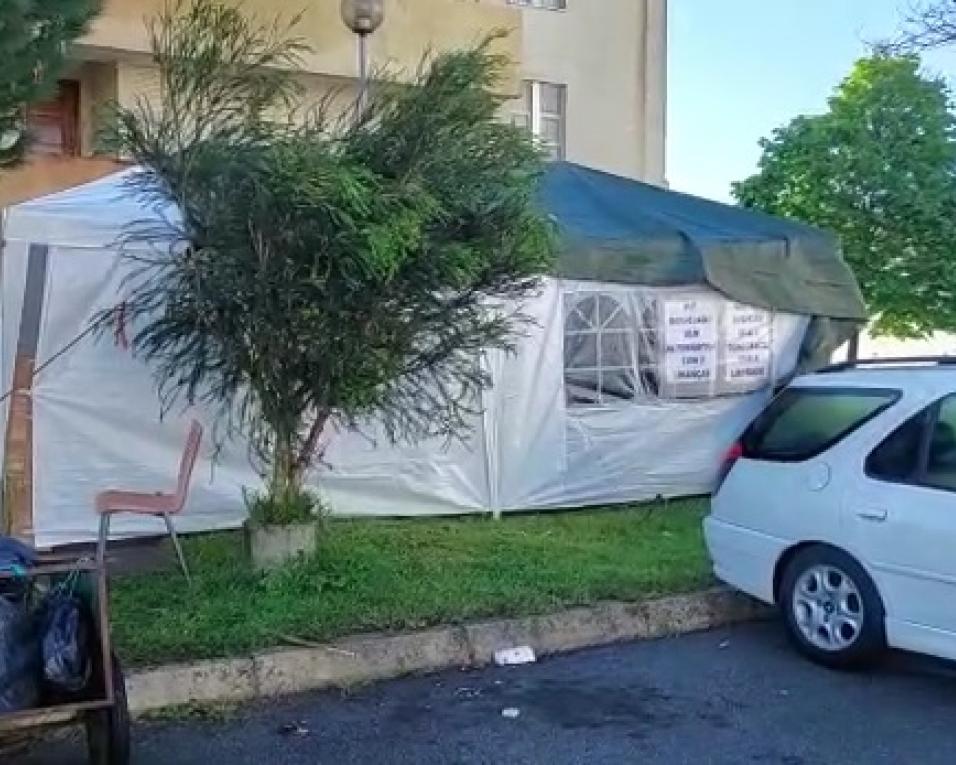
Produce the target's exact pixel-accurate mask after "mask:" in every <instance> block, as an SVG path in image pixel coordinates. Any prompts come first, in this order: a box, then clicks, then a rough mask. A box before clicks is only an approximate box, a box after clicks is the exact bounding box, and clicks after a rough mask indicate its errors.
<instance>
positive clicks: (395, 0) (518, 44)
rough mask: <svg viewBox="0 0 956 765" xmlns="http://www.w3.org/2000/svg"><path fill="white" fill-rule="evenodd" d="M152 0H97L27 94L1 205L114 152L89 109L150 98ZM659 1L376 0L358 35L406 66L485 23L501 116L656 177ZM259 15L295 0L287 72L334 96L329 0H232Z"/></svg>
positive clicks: (341, 62) (0, 186)
mask: <svg viewBox="0 0 956 765" xmlns="http://www.w3.org/2000/svg"><path fill="white" fill-rule="evenodd" d="M164 2H165V0H106V2H105V3H104V8H103V11H102V13H101V15H100V17H99V18H98V19H97V20H96V21H95V22H94V24H93V27H92V29H91V31H90V33H89V34H88V35H87V36H86V37H84V38H83V39H81V40H80V41H79V42H78V43H77V44H76V45H75V46H74V48H73V51H72V54H71V59H72V61H71V66H70V68H69V69H68V70H67V71H66V72H65V74H64V76H63V79H62V80H61V82H60V88H59V93H58V95H57V97H56V98H54V99H51V100H50V101H49V102H46V103H44V104H39V105H35V106H34V107H32V108H31V109H30V111H29V114H28V124H29V127H30V128H31V131H32V133H33V135H34V138H35V143H34V146H33V150H32V153H31V156H30V158H29V160H28V161H27V162H26V163H25V165H24V166H23V167H21V168H19V169H18V170H16V171H14V172H10V173H6V174H5V175H3V176H0V205H5V204H10V203H13V202H16V201H21V200H23V199H29V198H31V197H34V196H38V195H40V194H44V193H49V192H51V191H55V190H58V189H62V188H67V187H69V186H72V185H76V184H78V183H82V182H84V181H87V180H92V179H94V178H96V177H99V176H102V175H104V174H106V173H108V172H110V171H112V170H113V169H115V168H116V167H117V166H118V164H117V163H116V162H115V161H114V160H113V159H111V158H109V157H105V156H103V155H102V154H99V153H97V141H96V135H97V124H98V115H99V114H100V113H101V111H102V108H103V107H104V106H105V105H106V104H109V103H110V102H113V101H118V102H120V103H122V104H131V103H133V102H134V101H135V100H136V99H138V98H144V99H147V100H149V101H153V102H155V103H159V102H160V101H161V92H160V80H159V75H158V72H157V71H156V68H155V66H153V64H152V61H151V59H150V56H149V37H148V34H147V29H146V25H145V19H146V18H148V17H150V16H153V15H155V14H156V13H158V12H159V11H160V10H161V9H162V8H163V6H164ZM666 6H667V0H385V9H386V11H385V21H384V23H383V25H382V27H381V29H379V30H378V31H377V32H376V33H375V34H374V35H373V36H372V37H371V39H370V41H369V52H370V58H371V65H372V67H373V69H374V68H377V67H388V68H389V69H391V70H392V71H397V72H414V71H415V69H416V68H417V67H418V65H419V63H420V62H421V58H422V56H423V54H424V53H425V52H426V51H427V50H441V49H448V48H454V47H461V46H464V45H469V44H472V43H474V42H475V41H477V40H478V39H480V38H481V37H483V36H484V35H486V34H488V33H489V32H491V31H494V30H505V31H507V32H508V35H507V36H506V37H504V38H502V39H501V40H498V41H497V42H496V43H495V44H496V45H497V46H498V49H499V50H501V51H502V52H504V53H506V54H507V55H508V56H509V58H510V59H511V60H512V61H513V62H514V67H513V71H512V72H511V73H510V76H509V78H508V82H507V83H506V87H507V88H508V89H509V92H510V93H513V94H514V96H515V98H514V99H513V100H512V101H511V102H510V104H509V106H508V107H507V109H506V111H507V114H506V115H505V117H506V118H508V119H511V120H512V121H514V122H515V123H516V124H521V125H526V126H527V127H528V128H529V129H531V130H533V131H534V132H535V134H537V135H538V136H539V137H540V138H541V140H542V141H543V143H544V144H545V145H546V147H547V148H548V151H549V152H550V154H551V155H552V156H553V157H555V158H564V159H568V160H571V161H573V162H578V163H580V164H584V165H588V166H591V167H595V168H598V169H601V170H606V171H609V172H613V173H617V174H620V175H625V176H629V177H632V178H638V179H641V180H644V181H647V182H649V183H655V184H663V183H664V182H665V172H664V140H665V109H666V26H667V21H666V17H667V7H666ZM242 7H243V8H245V9H247V10H248V11H249V12H250V13H253V14H255V15H256V16H257V17H258V18H261V19H264V20H271V19H272V18H273V17H274V16H275V15H276V13H277V12H278V13H280V14H282V13H283V11H282V8H283V7H288V9H289V10H288V11H287V14H288V15H289V16H291V14H292V13H294V12H296V11H298V10H299V9H300V8H304V9H305V10H304V13H303V15H302V18H301V21H300V22H299V25H298V27H297V28H296V34H298V35H300V36H301V37H302V38H303V39H304V40H305V41H306V42H307V43H308V45H309V47H310V49H311V51H310V52H309V53H308V54H307V55H305V56H304V57H303V60H302V70H301V72H300V74H299V76H300V77H301V79H302V82H303V84H304V85H305V88H306V92H307V93H308V94H309V96H311V97H314V98H315V99H316V100H318V99H319V98H321V97H322V95H323V94H325V93H328V92H329V91H330V90H335V91H338V92H341V93H342V94H343V97H344V98H347V97H348V95H349V92H350V91H352V92H354V88H355V83H356V73H357V69H358V61H357V52H356V40H355V38H354V36H353V35H352V34H351V33H350V32H349V31H348V30H347V29H346V28H345V27H344V25H343V24H342V22H341V20H340V18H339V0H309V2H305V3H292V2H278V3H277V2H275V0H243V2H242Z"/></svg>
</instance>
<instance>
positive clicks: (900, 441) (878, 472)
mask: <svg viewBox="0 0 956 765" xmlns="http://www.w3.org/2000/svg"><path fill="white" fill-rule="evenodd" d="M931 409H932V407H930V408H929V409H924V410H923V411H922V412H920V413H919V414H916V415H914V416H913V417H910V418H909V419H908V420H907V421H906V422H904V423H903V424H902V425H900V426H899V427H898V428H897V429H896V430H894V431H893V432H892V433H890V434H889V435H888V436H887V437H886V438H884V439H883V441H882V443H880V445H879V446H877V447H876V448H875V449H874V450H873V451H872V452H870V456H869V457H867V458H866V474H867V475H868V476H870V477H871V478H876V479H878V480H881V481H893V482H902V483H905V482H909V481H913V480H914V479H915V478H916V475H917V473H918V472H919V468H920V453H921V447H922V444H923V433H924V430H925V427H926V420H927V415H928V414H929V413H930V411H931Z"/></svg>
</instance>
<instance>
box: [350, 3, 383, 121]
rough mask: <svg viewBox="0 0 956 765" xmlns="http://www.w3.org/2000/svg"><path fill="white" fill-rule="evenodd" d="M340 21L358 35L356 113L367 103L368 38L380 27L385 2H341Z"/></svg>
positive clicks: (362, 109) (360, 111)
mask: <svg viewBox="0 0 956 765" xmlns="http://www.w3.org/2000/svg"><path fill="white" fill-rule="evenodd" d="M341 11H342V21H344V22H345V26H347V27H348V28H349V29H351V30H352V31H353V32H354V33H355V34H356V35H358V57H359V95H358V113H359V114H362V113H363V112H364V111H365V106H366V104H367V103H368V36H369V35H370V34H372V33H373V32H374V31H375V30H376V29H378V28H379V27H380V26H381V25H382V19H383V18H384V17H385V0H342V7H341Z"/></svg>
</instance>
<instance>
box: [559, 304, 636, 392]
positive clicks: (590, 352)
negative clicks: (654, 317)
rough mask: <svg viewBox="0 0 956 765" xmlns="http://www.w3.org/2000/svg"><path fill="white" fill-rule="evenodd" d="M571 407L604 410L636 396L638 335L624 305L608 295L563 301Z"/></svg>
mask: <svg viewBox="0 0 956 765" xmlns="http://www.w3.org/2000/svg"><path fill="white" fill-rule="evenodd" d="M564 310H565V318H564V390H565V397H566V401H567V404H568V406H605V405H609V404H613V403H616V402H625V401H631V400H633V399H634V397H635V396H636V395H637V388H638V382H637V376H636V374H635V370H636V369H637V364H636V359H635V350H634V330H633V328H632V326H631V324H632V322H631V320H630V317H629V316H628V313H627V310H626V308H625V305H624V303H623V302H621V301H620V300H618V299H617V298H615V297H613V296H611V295H609V294H606V293H597V292H593V293H578V294H569V295H565V297H564Z"/></svg>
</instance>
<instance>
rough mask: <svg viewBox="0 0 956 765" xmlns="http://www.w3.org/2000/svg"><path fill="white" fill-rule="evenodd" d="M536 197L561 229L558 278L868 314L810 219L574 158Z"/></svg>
mask: <svg viewBox="0 0 956 765" xmlns="http://www.w3.org/2000/svg"><path fill="white" fill-rule="evenodd" d="M540 197H541V202H542V204H543V206H544V207H545V209H546V210H547V211H548V212H549V213H551V215H552V216H553V217H554V218H555V220H556V221H557V223H558V226H559V229H560V231H561V234H562V249H561V254H560V257H559V260H558V267H557V273H558V275H559V276H563V277H565V278H569V279H585V280H597V281H604V282H623V283H627V284H646V285H650V286H672V285H682V284H710V285H711V286H712V287H714V288H715V289H717V290H719V291H720V292H723V293H724V294H725V295H727V296H728V297H730V298H732V299H734V300H738V301H740V302H742V303H748V304H750V305H756V306H761V307H764V308H771V309H776V310H779V311H787V312H790V313H798V314H805V315H810V316H825V317H831V318H839V319H854V320H860V321H865V320H866V318H867V313H866V309H865V306H864V304H863V299H862V297H861V295H860V290H859V286H858V285H857V282H856V279H855V278H854V276H853V274H852V272H851V271H850V269H849V267H848V266H847V264H846V263H845V262H844V260H843V258H842V256H841V255H840V246H839V242H838V240H837V239H836V237H835V236H833V235H832V234H829V233H827V232H825V231H822V230H820V229H816V228H813V227H812V226H807V225H804V224H801V223H797V222H795V221H790V220H785V219H782V218H775V217H773V216H770V215H765V214H763V213H758V212H754V211H751V210H745V209H743V208H740V207H733V206H731V205H725V204H720V203H719V202H712V201H710V200H707V199H701V198H699V197H693V196H690V195H688V194H680V193H677V192H674V191H668V190H666V189H662V188H658V187H656V186H649V185H647V184H644V183H640V182H638V181H634V180H631V179H629V178H622V177H620V176H616V175H610V174H608V173H603V172H600V171H598V170H591V169H589V168H585V167H582V166H580V165H575V164H572V163H570V162H556V163H554V164H553V165H551V166H550V167H549V169H548V171H547V173H546V174H545V177H544V181H543V183H542V187H541V194H540Z"/></svg>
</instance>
